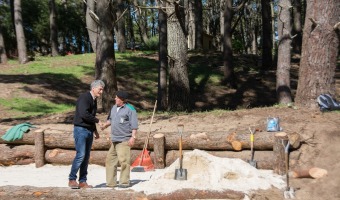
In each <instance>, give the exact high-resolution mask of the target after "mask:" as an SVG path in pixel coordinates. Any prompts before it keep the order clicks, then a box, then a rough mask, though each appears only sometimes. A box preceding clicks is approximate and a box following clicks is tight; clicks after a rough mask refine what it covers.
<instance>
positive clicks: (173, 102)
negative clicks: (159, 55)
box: [166, 0, 190, 111]
mask: <svg viewBox="0 0 340 200" xmlns="http://www.w3.org/2000/svg"><path fill="white" fill-rule="evenodd" d="M166 12H167V16H168V18H167V25H168V26H167V32H168V59H169V61H168V63H169V101H168V109H169V110H171V111H190V85H189V78H188V67H187V33H186V29H185V22H184V19H185V15H184V10H183V5H180V4H179V1H174V0H170V1H168V3H167V7H166Z"/></svg>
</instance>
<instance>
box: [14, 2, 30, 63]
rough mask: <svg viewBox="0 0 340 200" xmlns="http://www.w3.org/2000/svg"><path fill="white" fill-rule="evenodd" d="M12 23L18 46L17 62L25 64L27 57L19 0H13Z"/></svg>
mask: <svg viewBox="0 0 340 200" xmlns="http://www.w3.org/2000/svg"><path fill="white" fill-rule="evenodd" d="M14 24H15V34H16V39H17V46H18V56H19V63H20V64H25V63H27V62H28V57H27V48H26V39H25V33H24V27H23V20H22V16H21V0H14Z"/></svg>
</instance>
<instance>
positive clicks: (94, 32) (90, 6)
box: [86, 0, 98, 52]
mask: <svg viewBox="0 0 340 200" xmlns="http://www.w3.org/2000/svg"><path fill="white" fill-rule="evenodd" d="M86 2H87V7H86V26H87V32H88V34H89V38H90V42H91V47H92V50H93V52H96V50H97V49H96V46H97V37H98V24H97V22H96V21H95V20H94V18H93V17H94V16H91V15H90V13H91V12H93V13H94V11H95V10H96V3H95V1H94V0H87V1H86Z"/></svg>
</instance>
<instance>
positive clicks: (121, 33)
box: [115, 0, 126, 52]
mask: <svg viewBox="0 0 340 200" xmlns="http://www.w3.org/2000/svg"><path fill="white" fill-rule="evenodd" d="M124 2H125V1H123V0H118V1H117V3H118V5H117V6H118V7H117V12H116V16H117V19H119V20H118V22H117V25H116V27H115V28H116V31H115V33H116V39H117V44H118V51H119V52H125V51H126V38H125V17H124V16H122V15H123V14H124Z"/></svg>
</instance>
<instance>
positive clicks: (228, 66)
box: [223, 0, 236, 87]
mask: <svg viewBox="0 0 340 200" xmlns="http://www.w3.org/2000/svg"><path fill="white" fill-rule="evenodd" d="M232 12H233V11H232V0H226V2H225V8H224V23H223V24H224V25H223V29H224V31H223V32H224V35H223V75H224V80H223V83H225V84H227V85H229V86H231V87H235V85H236V83H235V74H234V66H233V49H232V43H231V36H232V33H231V22H232V16H233V13H232Z"/></svg>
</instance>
